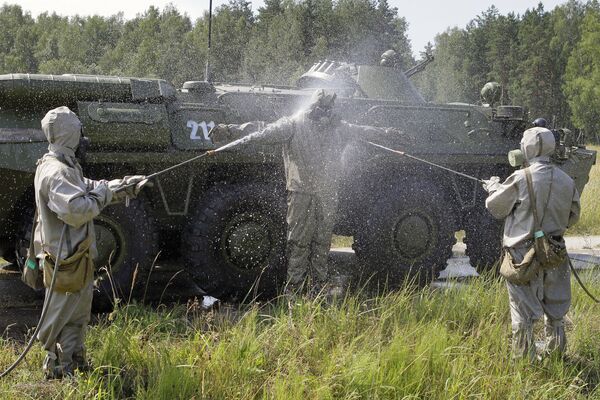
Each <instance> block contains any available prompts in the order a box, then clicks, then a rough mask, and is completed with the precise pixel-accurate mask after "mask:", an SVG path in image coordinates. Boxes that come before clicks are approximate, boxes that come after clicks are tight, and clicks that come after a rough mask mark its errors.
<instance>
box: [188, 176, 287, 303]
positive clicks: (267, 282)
mask: <svg viewBox="0 0 600 400" xmlns="http://www.w3.org/2000/svg"><path fill="white" fill-rule="evenodd" d="M285 210H286V205H285V200H284V196H283V193H282V191H279V190H277V189H276V188H275V187H274V186H272V185H267V184H258V183H251V184H235V185H219V186H216V187H214V188H212V189H211V190H209V191H208V192H207V193H206V195H205V196H204V198H203V200H202V201H201V202H200V203H199V205H198V207H197V209H196V210H195V211H194V212H193V215H192V220H191V221H190V222H189V225H188V227H187V229H186V235H185V239H184V243H183V249H184V252H183V254H184V255H185V257H186V261H187V263H186V267H187V268H188V272H189V273H190V274H191V275H192V276H193V277H194V280H195V281H196V283H197V284H198V285H199V286H200V287H201V288H202V289H204V290H206V291H207V292H208V293H209V294H210V295H212V296H216V297H219V298H230V299H232V298H233V299H244V298H246V296H248V297H249V298H254V297H257V296H263V297H266V296H273V295H275V294H276V293H277V289H278V287H279V286H281V285H282V284H283V283H284V282H285V271H286V268H285V265H286V263H285V257H284V254H285V226H286V225H285Z"/></svg>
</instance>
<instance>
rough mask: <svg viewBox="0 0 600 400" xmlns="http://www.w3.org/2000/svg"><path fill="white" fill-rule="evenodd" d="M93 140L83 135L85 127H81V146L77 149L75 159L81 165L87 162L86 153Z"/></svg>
mask: <svg viewBox="0 0 600 400" xmlns="http://www.w3.org/2000/svg"><path fill="white" fill-rule="evenodd" d="M90 143H91V140H90V138H88V137H87V136H84V134H83V125H81V135H80V136H79V144H78V145H77V148H76V149H75V158H77V159H78V160H79V162H80V163H81V164H83V163H84V162H85V156H86V153H87V151H88V149H89V147H90Z"/></svg>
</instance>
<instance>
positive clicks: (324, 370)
mask: <svg viewBox="0 0 600 400" xmlns="http://www.w3.org/2000/svg"><path fill="white" fill-rule="evenodd" d="M583 278H584V279H585V281H586V282H587V283H588V284H589V285H590V287H591V288H592V290H595V291H598V290H600V281H599V280H598V278H597V276H594V275H592V274H584V277H583ZM454 285H455V286H453V287H449V288H446V289H437V290H435V289H429V290H427V289H425V290H417V289H414V288H411V287H405V288H404V289H402V290H400V291H398V292H396V293H391V294H387V295H383V296H378V297H374V298H368V297H365V296H364V295H360V294H358V295H354V296H350V297H347V298H345V299H343V300H342V301H341V302H339V303H337V304H334V305H331V304H327V303H324V302H323V301H322V299H317V300H315V301H308V300H303V299H300V300H297V301H295V302H292V303H291V304H289V305H288V302H287V301H285V300H283V299H282V300H281V301H279V302H276V303H274V304H267V305H263V306H260V305H252V306H245V307H242V308H240V309H225V310H222V311H221V312H218V313H204V312H201V311H199V310H197V308H196V306H195V305H193V304H192V305H188V307H183V306H177V307H174V308H170V309H168V308H163V307H161V308H159V309H158V310H152V309H149V308H146V307H142V306H136V305H131V306H126V307H123V308H120V309H118V310H116V311H115V312H113V313H112V314H111V315H110V316H106V317H104V318H102V319H101V320H100V322H99V323H98V324H97V325H95V326H93V327H92V329H91V331H90V333H89V335H88V341H87V344H88V349H89V352H90V355H91V357H92V359H93V362H94V365H95V366H96V369H95V370H94V372H93V373H91V374H89V375H87V376H79V377H77V378H76V379H75V380H72V381H66V382H63V383H61V384H56V383H50V384H47V383H45V382H43V380H42V379H43V378H42V375H41V371H40V368H39V364H40V363H41V360H42V351H41V349H38V350H37V351H34V353H33V356H32V357H31V359H30V360H28V362H27V364H25V365H23V366H22V367H20V368H19V369H18V370H17V371H16V372H15V375H14V376H13V377H12V379H11V380H10V381H2V382H0V396H2V398H7V399H11V398H13V399H17V398H19V399H20V398H23V397H26V398H28V397H29V398H65V399H87V398H98V399H122V398H138V399H190V398H219V399H220V398H231V399H258V398H263V399H271V398H273V399H276V398H281V399H306V398H311V399H332V398H344V399H354V398H369V399H371V398H373V399H388V398H389V399H396V398H427V399H448V398H457V399H458V398H467V397H477V398H533V399H550V398H569V399H574V398H585V397H589V398H598V397H599V395H600V392H599V391H598V383H599V379H600V364H599V362H598V360H600V349H599V348H598V346H597V337H598V334H599V333H600V322H599V321H600V318H599V317H600V314H599V311H598V309H597V307H595V306H594V305H593V304H592V303H591V302H590V301H589V299H588V298H587V297H586V296H585V294H583V292H582V291H581V290H580V289H579V288H578V287H576V286H574V287H573V292H574V302H573V307H572V311H571V313H570V320H571V321H572V324H570V325H569V326H568V334H569V351H568V354H567V359H566V360H565V361H561V360H557V359H553V360H546V361H545V362H544V363H540V364H537V365H532V366H530V365H526V364H519V363H513V362H511V361H510V355H509V337H510V319H509V309H508V304H507V299H506V296H507V294H506V288H505V287H504V284H503V282H501V281H499V280H497V279H495V278H492V277H484V278H481V279H478V280H475V281H472V282H470V283H468V284H459V283H456V282H454ZM537 334H538V335H539V334H541V329H540V330H539V331H538V332H537ZM0 346H1V347H2V350H3V351H2V354H3V356H2V357H0V364H1V366H5V365H7V364H8V363H9V362H10V360H12V358H13V357H14V356H15V354H16V351H17V350H19V349H20V347H21V346H22V345H18V344H15V343H13V342H11V341H3V342H0ZM38 382H42V384H38Z"/></svg>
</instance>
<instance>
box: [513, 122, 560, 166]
mask: <svg viewBox="0 0 600 400" xmlns="http://www.w3.org/2000/svg"><path fill="white" fill-rule="evenodd" d="M555 145H556V141H555V139H554V134H553V133H552V132H551V131H550V130H548V129H546V128H542V127H535V128H531V129H527V130H526V131H525V132H524V133H523V138H522V139H521V151H522V152H523V155H524V157H525V160H527V162H529V163H530V164H531V163H533V162H536V161H550V155H551V154H552V153H554V148H555Z"/></svg>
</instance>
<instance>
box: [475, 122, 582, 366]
mask: <svg viewBox="0 0 600 400" xmlns="http://www.w3.org/2000/svg"><path fill="white" fill-rule="evenodd" d="M554 147H555V139H554V135H553V134H552V132H551V131H549V130H548V129H546V128H543V127H535V128H531V129H528V130H527V131H525V133H524V134H523V139H522V140H521V151H522V152H523V155H524V157H525V159H526V160H527V162H528V164H529V165H530V167H529V168H530V171H531V175H532V178H533V190H534V193H535V195H536V207H537V213H538V215H539V218H540V219H541V225H542V230H543V231H544V232H545V233H546V235H549V236H562V235H563V234H564V232H565V230H566V229H567V227H569V226H572V225H573V224H575V223H576V222H577V220H578V219H579V211H580V204H579V193H578V192H577V188H576V187H575V182H574V181H573V179H571V178H570V177H569V176H568V175H567V174H566V173H564V172H563V171H562V170H560V169H559V168H558V167H556V166H554V165H553V164H551V163H550V155H551V154H552V153H553V152H554ZM486 189H487V190H488V192H489V196H488V198H487V199H486V207H487V209H488V210H489V211H490V212H491V213H492V215H493V216H494V217H496V218H498V219H501V218H505V223H504V239H503V242H504V247H506V248H507V249H508V250H509V251H510V252H511V254H512V255H513V257H514V259H515V262H520V261H521V260H522V259H523V256H524V255H525V253H526V252H527V249H528V248H529V247H530V246H531V244H532V241H533V230H534V220H533V214H532V212H531V202H530V198H529V194H528V191H527V181H526V177H525V171H524V170H523V169H521V170H518V171H515V172H514V173H513V174H512V175H511V176H509V177H508V179H506V181H504V183H499V182H498V181H492V182H491V183H490V184H489V185H488V186H487V188H486ZM544 211H545V212H544ZM570 278H571V274H570V270H569V265H568V261H567V260H565V262H564V263H563V265H561V266H560V267H558V268H556V269H552V270H541V271H540V272H539V273H538V275H537V276H536V278H534V279H533V280H532V281H531V282H529V283H528V284H526V285H515V284H512V283H510V282H507V287H508V296H509V301H510V313H511V320H512V331H513V354H514V355H515V356H517V357H524V356H528V357H530V358H532V359H533V358H535V355H536V354H535V346H534V341H533V322H534V321H536V320H538V319H540V318H541V317H542V316H544V317H545V330H546V338H547V342H546V348H545V351H546V352H550V351H554V350H558V351H560V352H563V351H564V350H565V347H566V337H565V331H564V323H563V319H564V316H565V315H566V314H567V312H568V310H569V306H570V304H571V285H570Z"/></svg>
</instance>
